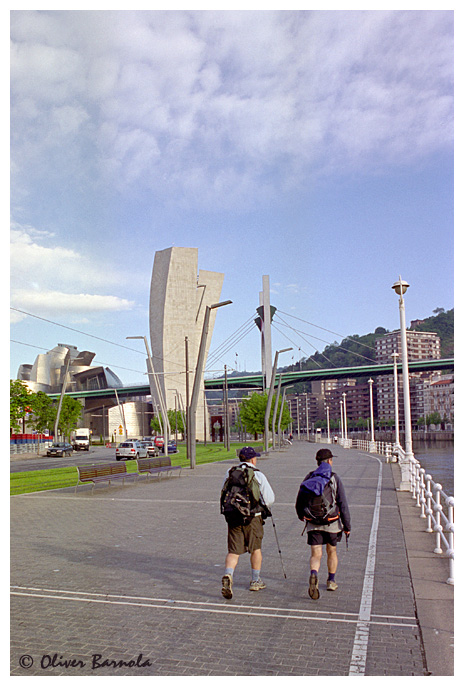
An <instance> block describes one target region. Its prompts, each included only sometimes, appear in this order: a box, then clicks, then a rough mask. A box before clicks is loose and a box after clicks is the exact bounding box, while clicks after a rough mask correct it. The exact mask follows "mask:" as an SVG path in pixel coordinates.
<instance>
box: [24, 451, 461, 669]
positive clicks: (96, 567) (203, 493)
mask: <svg viewBox="0 0 464 686" xmlns="http://www.w3.org/2000/svg"><path fill="white" fill-rule="evenodd" d="M318 447H319V446H316V445H313V444H308V443H305V442H300V443H294V445H293V446H292V447H291V448H290V449H289V450H288V451H287V452H284V453H278V452H276V453H270V455H269V456H268V457H262V458H260V460H259V463H258V466H259V467H260V468H261V469H262V470H263V471H264V472H265V473H266V475H267V476H268V478H269V480H270V482H271V484H272V486H273V488H274V490H275V493H276V503H275V505H274V507H273V515H274V523H275V526H276V532H277V535H278V540H279V544H280V549H281V551H282V556H283V563H284V567H285V572H286V576H287V578H286V579H284V577H283V570H282V566H281V561H280V558H279V555H278V548H277V545H276V539H275V536H274V530H273V526H272V523H271V522H270V521H269V520H268V521H267V522H266V526H265V537H264V544H263V554H264V562H263V568H262V577H263V579H264V580H265V582H266V584H267V588H266V589H265V590H263V591H260V592H259V593H250V592H249V590H248V584H249V580H250V572H249V559H248V556H243V557H242V558H241V559H240V561H239V565H238V567H237V570H236V573H235V579H234V597H233V599H232V600H230V601H227V600H225V599H223V598H222V596H221V591H220V589H221V576H222V574H223V564H224V557H225V553H226V546H225V543H226V526H225V523H224V520H223V518H222V517H221V515H220V514H219V507H218V498H219V492H220V488H221V485H222V481H223V477H224V474H225V471H226V469H227V468H228V467H229V466H230V464H232V463H235V462H236V460H235V459H232V454H231V460H230V461H228V462H222V463H214V464H209V465H204V466H198V467H197V468H196V469H195V470H185V475H183V477H182V478H181V479H171V480H165V481H163V482H161V483H157V482H156V483H155V482H153V483H148V484H147V483H145V482H140V483H137V484H134V485H131V486H127V485H126V487H124V488H123V487H122V486H121V487H119V486H111V488H106V487H105V488H96V489H95V491H94V494H93V495H92V496H91V495H90V492H89V490H87V489H86V488H85V487H83V489H82V490H81V491H80V492H78V493H77V494H76V495H75V494H74V492H73V490H72V489H70V490H62V491H53V492H45V493H40V494H30V495H24V496H16V497H14V498H12V500H11V541H12V547H11V577H12V584H13V588H12V596H11V614H12V624H11V661H12V662H11V664H12V674H14V675H26V674H27V675H43V674H53V675H60V674H61V675H90V674H94V675H105V674H114V675H120V676H121V675H127V674H130V675H140V676H147V675H163V676H171V675H172V676H176V675H180V676H192V675H228V676H233V675H238V676H244V675H257V676H263V675H269V676H306V675H313V674H314V675H331V676H332V675H333V676H344V675H349V674H364V675H366V676H370V675H389V676H392V675H416V676H421V675H425V674H428V673H431V674H434V675H443V674H452V669H453V667H452V649H451V643H452V635H453V628H452V627H453V624H452V622H453V620H452V593H453V589H452V587H450V586H447V585H446V583H444V581H445V580H446V578H447V565H446V561H442V560H438V561H437V560H436V559H435V558H434V556H433V553H432V550H433V542H432V541H431V539H430V538H427V537H428V536H429V535H427V534H423V533H422V532H421V531H420V528H419V529H417V530H415V527H416V526H419V525H418V524H417V522H418V518H417V517H416V514H417V511H414V508H413V505H412V499H410V497H409V495H407V494H402V493H397V492H396V490H395V484H394V470H396V469H397V467H396V465H389V464H385V463H383V462H380V461H379V459H377V458H376V457H374V456H370V455H367V454H365V453H360V452H357V451H348V450H344V449H342V448H340V447H338V446H334V447H333V451H334V453H335V455H336V458H335V463H334V469H335V470H336V471H337V473H339V474H340V476H341V477H342V479H343V482H344V484H345V488H346V491H347V495H348V499H349V502H350V507H351V513H352V520H353V523H352V535H351V538H350V541H349V548H348V549H346V547H345V542H344V541H343V542H342V543H341V544H340V546H339V569H338V572H337V582H338V584H339V588H338V590H337V591H336V592H332V593H328V592H327V591H326V590H325V579H326V576H325V571H326V570H325V558H324V560H323V566H322V568H321V576H320V578H321V597H320V599H319V600H318V601H312V600H311V599H310V598H309V597H308V593H307V585H308V562H309V548H308V546H307V545H306V540H305V538H304V537H302V536H301V535H300V534H301V529H302V526H301V522H299V520H298V519H297V518H296V515H295V511H294V502H295V497H296V492H297V489H298V485H299V482H300V481H301V480H302V478H303V477H304V476H305V474H306V473H307V472H308V471H309V469H311V468H313V466H314V465H315V461H314V455H315V452H316V450H317V448H318ZM411 512H413V514H414V522H415V524H414V523H413V524H411V526H410V531H408V532H407V537H406V539H405V535H404V532H403V528H402V521H403V520H405V521H406V520H408V515H409V514H410V513H411ZM411 521H412V520H411ZM408 527H409V525H408ZM411 536H412V538H411ZM406 541H408V543H407V545H408V548H409V551H408V550H407V548H406ZM408 552H409V555H408ZM411 553H412V557H411ZM437 565H438V567H437ZM410 569H413V571H414V569H416V570H417V577H418V578H419V577H423V578H422V579H421V578H419V581H418V583H416V579H415V578H414V577H413V578H411V575H410ZM437 599H438V600H439V601H440V611H439V612H438V611H436V608H437V607H438V605H437ZM416 609H417V610H418V611H419V615H417V614H416ZM437 646H439V652H438V653H437V651H436V650H435V648H436V647H437ZM55 654H56V656H57V657H56V658H55V659H54V660H53V656H54V655H55ZM95 655H100V657H99V658H95V657H94V656H95ZM139 655H142V658H139V657H138V656H139ZM24 656H29V657H24ZM44 656H45V657H44ZM47 656H48V657H47ZM105 660H107V661H115V662H108V663H105V664H106V666H100V665H103V664H104V661H105ZM131 660H132V661H133V662H132V663H131ZM72 661H74V662H72ZM119 661H124V662H125V663H126V664H125V665H124V664H120V662H119ZM21 664H22V665H23V666H21ZM26 667H27V668H26Z"/></svg>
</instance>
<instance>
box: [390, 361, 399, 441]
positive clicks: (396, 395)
mask: <svg viewBox="0 0 464 686" xmlns="http://www.w3.org/2000/svg"><path fill="white" fill-rule="evenodd" d="M392 357H393V379H394V387H395V448H398V447H399V445H400V418H399V407H398V357H399V353H392Z"/></svg>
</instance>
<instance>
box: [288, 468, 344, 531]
mask: <svg viewBox="0 0 464 686" xmlns="http://www.w3.org/2000/svg"><path fill="white" fill-rule="evenodd" d="M336 498H337V482H336V479H335V474H334V473H332V476H331V477H330V479H329V481H328V482H327V483H326V485H325V486H324V489H323V491H322V493H321V495H316V494H315V493H314V491H310V490H309V489H308V488H306V487H305V485H304V482H303V483H302V484H301V486H300V490H299V491H298V496H297V499H296V505H295V508H296V512H297V515H298V517H299V518H300V519H306V520H307V521H309V522H311V524H319V525H321V524H330V522H334V521H336V520H337V519H338V518H339V517H340V512H339V509H338V505H337V502H336Z"/></svg>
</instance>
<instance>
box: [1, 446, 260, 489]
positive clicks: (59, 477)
mask: <svg viewBox="0 0 464 686" xmlns="http://www.w3.org/2000/svg"><path fill="white" fill-rule="evenodd" d="M243 445H246V444H245V443H231V446H230V451H227V450H226V448H225V447H224V446H223V444H222V443H208V444H207V445H206V446H205V445H197V446H196V460H195V462H196V464H197V465H201V464H207V463H210V462H219V461H222V460H233V459H235V457H236V452H235V451H236V448H241V447H242V446H243ZM178 447H179V452H178V453H175V454H173V455H170V458H171V462H172V464H173V465H180V466H181V467H185V468H189V467H190V461H189V460H188V459H187V449H186V447H185V445H182V444H180V445H179V446H178ZM113 461H114V454H113V452H111V454H108V462H113ZM89 464H92V462H91V458H90V459H89ZM97 464H98V463H97ZM126 464H127V472H128V473H129V474H132V473H134V472H136V471H137V462H136V460H127V461H126ZM76 483H77V467H75V466H74V467H53V468H52V469H38V470H31V471H24V472H14V473H12V474H10V495H21V494H22V493H35V492H38V491H48V490H52V489H57V488H70V487H73V486H75V485H76Z"/></svg>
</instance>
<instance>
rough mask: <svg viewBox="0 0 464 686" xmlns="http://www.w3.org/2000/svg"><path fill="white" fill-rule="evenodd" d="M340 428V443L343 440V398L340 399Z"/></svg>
mask: <svg viewBox="0 0 464 686" xmlns="http://www.w3.org/2000/svg"><path fill="white" fill-rule="evenodd" d="M340 429H341V432H342V444H343V442H344V440H345V430H344V428H343V400H340Z"/></svg>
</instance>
